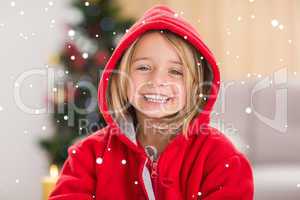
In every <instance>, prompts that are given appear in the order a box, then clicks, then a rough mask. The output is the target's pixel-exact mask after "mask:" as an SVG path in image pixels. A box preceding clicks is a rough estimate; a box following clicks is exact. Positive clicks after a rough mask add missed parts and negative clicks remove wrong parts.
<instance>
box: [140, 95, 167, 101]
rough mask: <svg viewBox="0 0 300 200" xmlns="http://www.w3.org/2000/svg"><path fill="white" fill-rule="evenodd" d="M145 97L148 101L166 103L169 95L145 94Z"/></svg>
mask: <svg viewBox="0 0 300 200" xmlns="http://www.w3.org/2000/svg"><path fill="white" fill-rule="evenodd" d="M144 98H145V99H146V100H147V101H151V102H156V103H166V102H167V101H168V99H169V98H168V97H164V96H161V95H144Z"/></svg>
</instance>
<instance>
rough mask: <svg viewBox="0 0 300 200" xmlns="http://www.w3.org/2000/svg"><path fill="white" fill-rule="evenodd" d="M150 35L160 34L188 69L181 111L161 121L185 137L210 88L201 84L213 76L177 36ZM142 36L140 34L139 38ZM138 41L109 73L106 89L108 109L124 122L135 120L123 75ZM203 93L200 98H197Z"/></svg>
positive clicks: (191, 48) (200, 56)
mask: <svg viewBox="0 0 300 200" xmlns="http://www.w3.org/2000/svg"><path fill="white" fill-rule="evenodd" d="M149 32H160V33H162V34H161V35H162V36H163V38H165V39H166V40H167V41H168V42H169V43H170V44H171V45H172V46H173V47H174V49H175V50H176V52H177V53H178V55H179V57H180V59H181V61H182V63H183V66H184V67H186V68H187V73H186V76H185V80H184V81H185V86H186V92H187V93H186V102H187V103H186V105H185V106H184V108H183V109H182V110H180V111H178V112H177V113H175V114H172V115H171V116H166V117H163V118H162V122H163V123H166V124H168V125H169V124H170V123H173V125H174V124H175V125H176V127H178V128H177V129H176V130H175V131H176V133H177V132H178V131H182V134H183V135H184V136H185V137H186V138H187V136H188V135H187V131H188V128H189V124H190V123H191V121H192V120H193V119H194V118H195V117H196V116H197V115H198V114H199V108H200V109H201V110H202V107H203V106H204V104H205V102H206V101H205V98H206V95H207V94H208V91H209V89H210V87H207V86H206V85H203V83H204V82H205V81H207V80H208V79H211V77H210V76H211V75H212V73H210V72H209V70H210V68H209V65H208V63H207V62H206V60H205V59H204V58H203V57H202V55H201V54H200V53H199V51H198V50H196V49H195V47H194V46H192V45H191V44H189V43H188V42H186V41H185V40H184V39H182V38H181V37H180V36H178V35H176V34H175V33H173V32H171V31H168V30H163V31H160V30H150V31H147V32H146V33H149ZM142 36H143V35H142ZM142 36H140V37H139V38H137V39H136V40H135V41H134V42H133V43H132V44H131V45H130V47H129V48H128V49H127V50H126V52H125V53H124V54H123V56H122V58H121V59H120V60H119V62H118V65H117V66H116V70H119V71H117V73H114V72H116V71H114V72H113V73H112V77H111V79H110V80H109V86H108V90H107V97H108V99H107V100H108V107H109V110H112V111H113V112H114V115H115V117H116V118H122V119H126V116H128V115H131V116H133V118H134V119H135V123H136V116H135V109H134V108H133V106H131V105H130V103H129V100H128V97H127V88H128V87H129V82H128V79H127V78H126V76H128V74H129V70H130V66H131V61H132V58H133V55H134V51H135V48H136V45H137V43H138V41H139V40H140V39H141V38H142ZM119 73H125V75H126V76H123V74H122V75H121V76H119ZM200 94H202V95H200Z"/></svg>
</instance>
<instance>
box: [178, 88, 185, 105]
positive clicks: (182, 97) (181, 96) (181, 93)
mask: <svg viewBox="0 0 300 200" xmlns="http://www.w3.org/2000/svg"><path fill="white" fill-rule="evenodd" d="M178 95H179V100H180V102H181V104H182V105H183V106H184V105H185V104H186V95H187V94H186V88H185V87H184V86H181V87H180V89H179V94H178Z"/></svg>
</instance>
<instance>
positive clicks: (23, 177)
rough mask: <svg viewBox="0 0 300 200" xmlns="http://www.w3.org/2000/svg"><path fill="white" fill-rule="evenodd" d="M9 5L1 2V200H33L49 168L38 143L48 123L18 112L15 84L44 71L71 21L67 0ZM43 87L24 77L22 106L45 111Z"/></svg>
mask: <svg viewBox="0 0 300 200" xmlns="http://www.w3.org/2000/svg"><path fill="white" fill-rule="evenodd" d="M14 2H15V6H11V1H9V0H3V1H1V2H0V45H1V46H0V63H1V66H0V69H1V73H0V90H1V93H0V96H1V98H0V125H1V133H0V135H1V140H0V141H1V142H0V199H1V200H8V199H9V200H19V199H30V200H38V199H41V177H43V176H44V175H46V174H47V173H48V172H47V165H48V163H47V159H46V156H45V153H44V152H42V151H41V149H40V148H39V146H38V145H37V141H38V138H39V137H41V136H43V135H50V134H51V124H50V122H49V117H48V115H47V114H39V115H33V114H28V113H24V112H23V110H22V109H21V108H19V107H18V105H17V103H16V102H15V99H14V84H15V81H16V79H18V77H19V76H20V75H21V74H23V73H24V72H28V71H30V70H32V69H34V68H35V69H45V65H46V64H47V63H48V61H49V56H50V55H51V54H53V53H55V52H57V49H58V47H59V45H60V44H62V41H63V39H64V37H65V30H64V27H65V20H66V19H70V18H71V17H72V16H70V15H69V14H70V13H69V9H67V7H66V6H67V3H68V2H67V1H58V0H52V2H53V5H52V6H51V5H49V1H46V0H42V1H33V0H31V1H25V0H23V1H22V0H15V1H14ZM50 4H51V3H50ZM45 8H48V11H46V10H45ZM67 10H68V12H67ZM22 11H23V12H24V13H23V15H22ZM52 19H54V20H55V23H52V24H53V28H50V25H51V20H52ZM32 33H33V34H34V35H32ZM22 34H23V37H22ZM26 37H27V39H26ZM46 86H47V81H46V77H45V76H31V77H28V78H27V79H26V80H24V81H23V82H22V83H20V86H19V87H20V89H21V98H22V101H23V102H24V103H25V104H26V105H28V106H30V107H34V108H40V107H42V106H44V105H45V97H46ZM42 126H45V127H46V130H44V131H43V130H42Z"/></svg>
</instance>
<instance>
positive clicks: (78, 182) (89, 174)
mask: <svg viewBox="0 0 300 200" xmlns="http://www.w3.org/2000/svg"><path fill="white" fill-rule="evenodd" d="M93 157H94V156H93V154H92V152H91V151H90V150H89V149H88V147H87V146H85V147H82V146H80V145H72V146H71V147H69V148H68V158H67V160H66V161H65V163H64V165H63V167H62V169H61V172H60V174H59V178H58V181H57V183H56V185H55V187H54V190H53V191H52V193H51V194H50V196H49V199H48V200H92V199H93V197H94V191H95V177H96V176H95V169H94V168H95V164H94V159H93Z"/></svg>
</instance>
